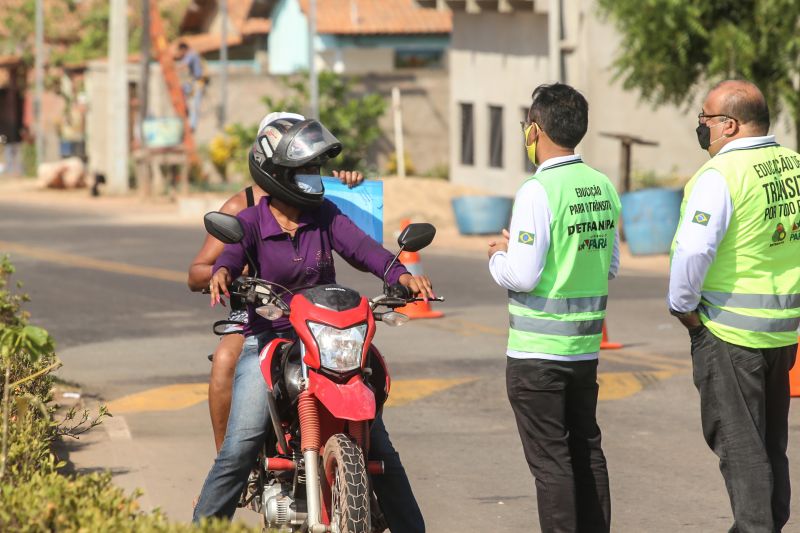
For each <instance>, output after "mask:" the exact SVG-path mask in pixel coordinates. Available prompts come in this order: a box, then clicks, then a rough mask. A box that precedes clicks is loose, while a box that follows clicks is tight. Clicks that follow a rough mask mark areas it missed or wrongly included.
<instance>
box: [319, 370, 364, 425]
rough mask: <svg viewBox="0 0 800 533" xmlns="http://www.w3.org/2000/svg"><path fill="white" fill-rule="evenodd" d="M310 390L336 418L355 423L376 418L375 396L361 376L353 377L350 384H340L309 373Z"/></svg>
mask: <svg viewBox="0 0 800 533" xmlns="http://www.w3.org/2000/svg"><path fill="white" fill-rule="evenodd" d="M308 390H309V391H310V392H311V394H313V395H314V396H315V397H316V398H317V400H319V402H320V403H321V404H322V405H324V406H325V408H326V409H327V410H328V411H329V412H330V413H331V414H332V415H333V416H334V417H335V418H338V419H340V420H352V421H354V422H360V421H362V420H372V419H373V418H375V394H373V392H372V390H371V389H370V388H369V387H367V386H366V385H365V384H364V382H363V381H362V380H361V376H358V375H356V376H353V377H352V379H350V381H349V382H347V383H344V384H340V383H334V382H333V381H331V380H329V379H328V378H326V377H325V376H323V375H321V374H317V373H316V372H309V375H308Z"/></svg>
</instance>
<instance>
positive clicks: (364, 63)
mask: <svg viewBox="0 0 800 533" xmlns="http://www.w3.org/2000/svg"><path fill="white" fill-rule="evenodd" d="M317 67H318V68H320V69H324V70H332V71H334V72H336V73H340V74H367V73H371V72H391V71H393V70H394V50H393V49H392V48H379V47H375V48H354V47H344V48H330V49H327V50H324V51H322V52H319V53H318V54H317Z"/></svg>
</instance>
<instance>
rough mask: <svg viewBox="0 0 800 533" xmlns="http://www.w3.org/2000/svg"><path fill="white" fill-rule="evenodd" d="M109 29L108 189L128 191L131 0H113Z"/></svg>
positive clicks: (121, 192) (121, 191) (110, 190)
mask: <svg viewBox="0 0 800 533" xmlns="http://www.w3.org/2000/svg"><path fill="white" fill-rule="evenodd" d="M108 25H109V31H108V40H109V43H108V121H107V122H106V125H107V130H106V131H107V138H108V146H109V150H108V154H109V159H110V165H109V173H108V192H110V193H112V194H124V193H127V192H128V156H129V153H128V152H129V150H130V139H129V138H128V121H129V118H130V117H129V116H128V112H129V102H128V2H127V0H111V14H110V16H109V21H108Z"/></svg>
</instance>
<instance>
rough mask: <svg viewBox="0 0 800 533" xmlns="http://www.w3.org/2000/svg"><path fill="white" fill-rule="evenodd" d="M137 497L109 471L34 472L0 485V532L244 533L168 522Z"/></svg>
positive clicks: (217, 523) (237, 528)
mask: <svg viewBox="0 0 800 533" xmlns="http://www.w3.org/2000/svg"><path fill="white" fill-rule="evenodd" d="M136 498H137V495H133V496H128V495H126V494H125V492H124V491H123V490H122V489H120V488H118V487H115V486H114V485H113V484H112V482H111V474H109V473H102V474H98V473H95V474H89V475H78V476H75V477H69V476H63V475H60V474H58V473H55V472H37V473H34V474H33V475H31V476H30V477H29V478H26V479H24V480H21V482H20V483H19V484H18V485H11V484H8V483H4V484H3V485H1V486H0V530H2V531H15V532H18V533H39V532H45V531H58V532H64V533H66V532H73V531H74V532H81V533H83V532H86V533H89V532H112V531H113V532H114V533H127V532H131V533H133V532H143V533H145V532H146V533H149V532H164V533H183V532H187V533H188V532H206V533H217V532H220V533H221V532H225V531H231V532H234V533H236V532H245V531H252V530H251V529H249V528H247V527H245V526H243V525H240V524H230V523H228V522H227V521H221V520H209V521H206V522H204V523H202V524H200V525H197V526H193V525H190V524H175V523H170V522H169V521H168V519H167V517H166V515H164V513H163V512H161V511H158V510H157V511H155V512H152V513H145V512H143V511H142V510H141V509H139V505H138V503H137V501H136Z"/></svg>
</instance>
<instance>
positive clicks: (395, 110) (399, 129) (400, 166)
mask: <svg viewBox="0 0 800 533" xmlns="http://www.w3.org/2000/svg"><path fill="white" fill-rule="evenodd" d="M392 116H393V118H394V156H395V159H396V161H397V175H398V176H399V177H401V178H405V177H406V158H405V147H404V142H403V108H402V106H401V105H400V88H399V87H392Z"/></svg>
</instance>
